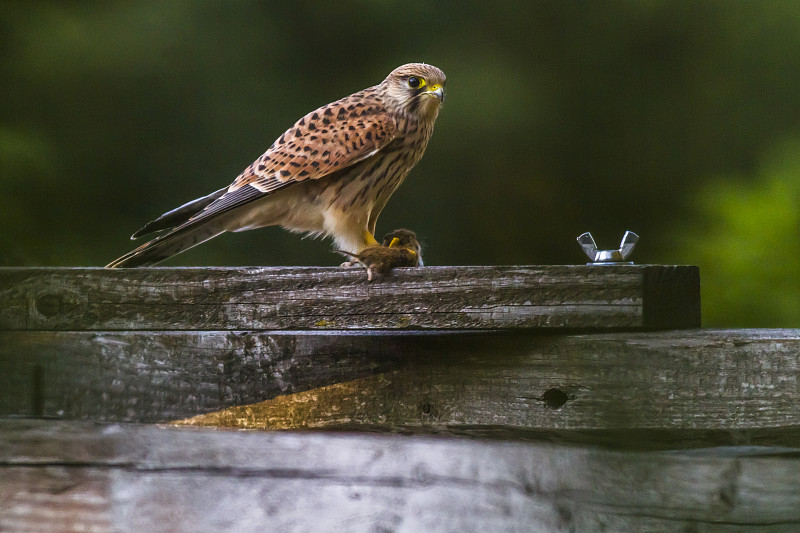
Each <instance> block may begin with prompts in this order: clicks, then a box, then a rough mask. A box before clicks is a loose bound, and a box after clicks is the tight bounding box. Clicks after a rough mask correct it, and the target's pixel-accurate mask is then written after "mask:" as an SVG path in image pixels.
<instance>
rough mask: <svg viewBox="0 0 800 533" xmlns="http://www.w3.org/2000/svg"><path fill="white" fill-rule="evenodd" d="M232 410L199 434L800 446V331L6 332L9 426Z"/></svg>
mask: <svg viewBox="0 0 800 533" xmlns="http://www.w3.org/2000/svg"><path fill="white" fill-rule="evenodd" d="M262 401H268V402H267V403H264V404H261V405H250V404H255V403H257V402H262ZM245 405H247V406H245ZM237 406H238V407H237ZM225 408H231V409H230V410H228V411H223V412H221V413H216V414H213V415H211V414H210V415H208V416H207V417H199V418H196V419H194V420H192V421H191V423H195V424H213V425H223V426H235V427H257V428H306V427H316V428H347V429H352V428H353V427H356V428H362V429H363V428H371V429H377V430H382V431H399V432H408V431H414V432H418V431H424V432H445V433H457V434H465V433H472V434H481V435H488V436H491V435H494V436H510V437H514V438H517V437H523V438H525V437H526V436H530V433H531V432H533V433H536V432H540V431H545V432H551V431H561V432H568V433H569V432H572V433H571V434H572V435H573V436H574V435H575V433H576V432H579V433H581V434H584V435H585V434H586V432H600V434H599V435H598V437H597V438H600V439H602V440H603V441H604V442H605V441H608V439H609V438H610V437H609V433H608V432H618V433H617V434H618V435H623V436H625V435H627V436H628V437H626V438H635V439H642V438H644V437H643V436H642V434H641V431H643V430H646V432H649V434H650V435H651V436H652V437H653V438H655V439H659V440H661V439H663V440H664V442H665V443H666V442H670V443H672V445H675V441H676V440H677V439H676V438H675V437H668V436H666V435H665V432H673V434H674V435H682V436H683V437H684V438H686V439H688V440H689V441H691V442H694V443H698V442H700V441H702V442H705V443H707V444H729V443H732V442H739V443H742V442H748V439H761V440H759V442H764V443H766V442H767V441H764V440H763V439H765V438H771V439H772V440H769V442H770V443H779V444H792V443H797V444H798V445H800V441H798V436H799V434H798V431H797V428H798V427H799V426H800V423H798V421H799V420H800V330H681V331H666V332H651V333H623V332H616V333H593V334H569V335H542V334H532V333H527V334H523V333H518V334H509V333H495V334H487V333H460V334H434V333H424V332H416V333H413V332H409V333H405V334H399V333H398V332H373V333H372V334H363V333H362V334H358V333H353V332H340V333H337V334H334V333H332V332H330V333H329V332H324V333H323V332H317V333H314V332H307V333H287V332H228V331H221V332H2V333H0V416H11V415H14V416H32V415H39V416H49V417H62V418H90V419H98V420H117V421H138V422H143V421H144V422H152V421H167V420H174V419H179V418H184V417H191V416H193V415H198V414H202V413H209V412H213V411H217V410H220V409H225ZM781 428H782V430H781V431H778V430H779V429H781ZM691 432H695V433H693V434H690V433H691ZM538 437H539V438H541V434H539V436H538ZM697 439H700V440H699V441H698V440H697ZM704 439H705V440H704Z"/></svg>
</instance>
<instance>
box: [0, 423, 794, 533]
mask: <svg viewBox="0 0 800 533" xmlns="http://www.w3.org/2000/svg"><path fill="white" fill-rule="evenodd" d="M0 480H1V481H0V501H2V502H3V505H2V506H0V528H1V529H2V530H3V531H41V530H58V531H65V532H72V531H198V532H204V531H237V532H243V533H247V532H251V531H252V532H256V531H287V530H292V531H341V530H342V527H343V526H344V527H346V529H347V530H348V531H354V532H360V531H365V532H366V531H389V530H391V531H441V532H450V531H453V532H456V531H457V532H459V533H460V532H472V531H475V532H478V531H539V532H550V531H554V532H555V531H615V532H621V533H622V532H628V531H631V532H637V533H638V532H647V531H700V530H703V531H706V530H709V531H710V530H713V531H720V532H740V531H745V530H746V531H764V532H789V531H798V530H800V506H798V505H797V502H798V500H799V499H800V455H798V450H797V449H775V448H758V447H745V448H725V449H705V450H689V451H684V452H618V451H610V450H605V449H599V448H593V447H580V446H568V447H562V446H552V445H549V444H542V443H538V444H537V443H510V442H492V441H483V440H471V439H444V438H436V439H431V438H424V437H397V436H391V437H390V436H383V435H363V434H362V435H358V434H350V435H344V434H324V433H317V434H308V433H305V434H302V433H259V432H230V431H209V430H186V429H174V428H159V427H152V426H132V425H121V426H119V425H110V426H104V425H97V424H92V423H76V422H70V423H67V422H52V421H51V422H42V421H28V420H0Z"/></svg>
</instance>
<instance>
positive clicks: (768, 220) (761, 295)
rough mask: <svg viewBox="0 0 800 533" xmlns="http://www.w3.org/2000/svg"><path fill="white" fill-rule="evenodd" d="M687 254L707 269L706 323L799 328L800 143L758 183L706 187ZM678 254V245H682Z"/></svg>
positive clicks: (774, 158) (723, 181)
mask: <svg viewBox="0 0 800 533" xmlns="http://www.w3.org/2000/svg"><path fill="white" fill-rule="evenodd" d="M696 204H697V205H696V214H695V216H693V217H689V220H690V221H691V222H692V223H691V224H689V225H687V227H686V228H684V229H683V231H681V232H679V235H680V241H681V242H683V243H684V244H685V245H686V246H685V247H684V248H683V249H682V250H681V252H680V253H681V255H682V257H683V258H684V259H686V261H692V262H693V263H695V264H697V265H699V266H700V271H701V272H702V274H703V275H702V285H703V297H704V300H703V321H704V322H705V323H706V324H712V325H721V324H724V325H726V326H736V327H797V325H798V320H797V317H800V263H798V258H800V239H798V234H800V141H792V142H786V143H784V144H781V145H779V146H778V147H776V148H775V149H774V150H772V151H771V152H770V153H769V154H768V155H767V156H765V160H764V163H763V164H762V165H761V166H760V167H759V169H758V171H757V172H756V174H755V176H752V177H750V176H726V177H724V178H718V179H715V180H711V181H709V182H708V183H705V184H703V185H702V187H701V188H700V191H699V192H698V194H697V199H696ZM676 247H677V243H676Z"/></svg>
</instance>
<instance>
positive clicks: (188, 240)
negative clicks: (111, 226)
mask: <svg viewBox="0 0 800 533" xmlns="http://www.w3.org/2000/svg"><path fill="white" fill-rule="evenodd" d="M225 191H226V189H220V190H218V191H215V192H213V193H211V194H209V195H208V196H204V197H202V198H198V199H197V200H192V201H191V202H189V203H186V204H184V205H182V206H180V207H178V208H176V209H173V210H172V211H168V212H167V213H164V214H163V215H161V216H160V217H158V218H157V219H156V220H154V221H152V222H149V223H148V224H146V225H145V226H144V227H143V228H142V229H140V230H139V231H137V232H136V233H134V234H133V235H132V236H131V239H136V238H138V237H141V236H142V235H147V234H148V233H153V232H155V231H161V230H165V229H171V231H170V232H168V233H165V234H163V235H160V236H158V237H156V238H155V239H152V240H150V241H148V242H146V243H144V244H143V245H141V246H139V247H138V248H136V249H135V250H131V251H130V252H128V253H127V254H125V255H123V256H122V257H119V258H118V259H115V260H114V261H112V262H110V263H109V264H107V265H106V268H130V267H138V266H149V265H154V264H156V263H159V262H161V261H163V260H164V259H167V258H168V257H171V256H173V255H175V254H178V253H180V252H183V251H184V250H188V249H189V248H191V247H193V246H196V245H198V244H200V243H201V242H205V241H207V240H209V239H212V238H214V237H216V236H217V235H219V234H220V233H224V232H225V228H224V227H222V224H221V223H220V222H219V221H218V220H217V219H216V218H210V219H207V220H202V221H197V223H196V224H192V222H191V221H190V219H191V218H192V217H193V216H194V215H196V214H197V213H200V212H201V211H203V209H205V208H206V207H207V206H208V205H209V204H211V203H212V202H213V201H214V200H216V199H218V198H219V197H220V196H222V195H223V194H224V193H225Z"/></svg>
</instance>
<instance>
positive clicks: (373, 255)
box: [336, 229, 423, 281]
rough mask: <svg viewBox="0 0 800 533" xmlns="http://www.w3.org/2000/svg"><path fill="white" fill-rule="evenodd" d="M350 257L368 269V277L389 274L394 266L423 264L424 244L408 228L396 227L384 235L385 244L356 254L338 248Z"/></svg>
mask: <svg viewBox="0 0 800 533" xmlns="http://www.w3.org/2000/svg"><path fill="white" fill-rule="evenodd" d="M336 251H337V252H339V253H340V254H342V255H344V256H346V257H350V258H352V259H354V260H355V261H357V262H358V263H360V264H361V265H363V266H364V267H365V268H366V269H367V279H368V280H369V281H372V279H373V278H374V277H375V276H376V275H377V276H383V275H385V274H388V273H389V271H390V270H391V269H392V268H394V267H414V266H422V265H423V263H422V246H421V245H420V243H419V240H417V235H416V234H415V233H414V232H413V231H411V230H407V229H396V230H394V231H392V232H390V233H387V234H386V235H385V236H384V237H383V244H381V245H380V246H370V247H368V248H365V249H364V250H361V253H358V254H354V253H350V252H345V251H343V250H336Z"/></svg>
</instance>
